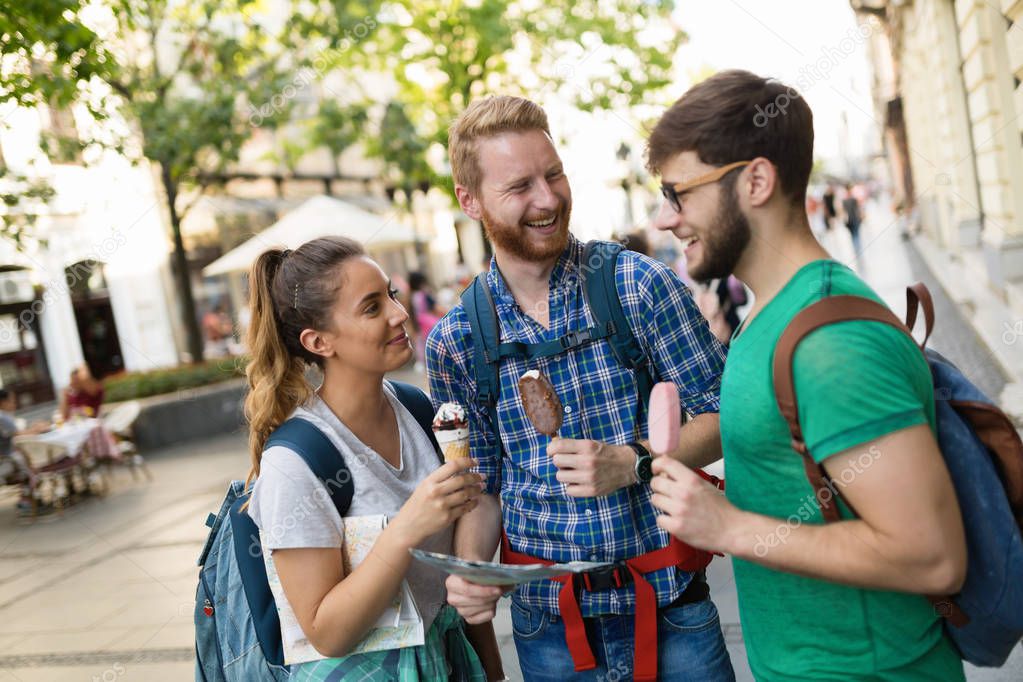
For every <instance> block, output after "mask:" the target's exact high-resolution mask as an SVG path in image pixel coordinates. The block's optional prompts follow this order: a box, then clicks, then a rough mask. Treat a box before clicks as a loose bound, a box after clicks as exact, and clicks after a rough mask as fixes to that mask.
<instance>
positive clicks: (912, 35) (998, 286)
mask: <svg viewBox="0 0 1023 682" xmlns="http://www.w3.org/2000/svg"><path fill="white" fill-rule="evenodd" d="M851 4H852V6H853V8H854V9H855V10H856V11H857V12H858V14H859V16H860V17H861V19H862V20H863V21H879V22H880V24H881V26H883V30H880V31H875V32H873V37H872V40H871V46H870V53H871V60H872V62H873V67H874V96H875V105H876V112H877V116H878V119H879V120H881V121H883V122H884V127H885V143H886V151H887V155H888V159H889V162H890V171H891V177H892V179H893V184H894V186H895V191H896V195H897V199H899V200H900V202H901V203H902V205H903V207H904V208H905V210H906V213H907V219H908V220H909V222H910V223H911V224H915V225H918V226H919V228H920V229H921V230H922V233H923V235H924V236H925V238H926V239H927V240H929V242H932V243H933V245H934V246H935V247H936V248H937V249H938V250H939V251H940V252H941V253H942V254H943V256H944V257H947V258H948V259H949V262H951V263H954V264H955V265H956V266H957V267H961V268H962V272H963V274H964V278H963V279H962V280H961V281H960V283H959V284H958V285H956V286H954V287H953V288H955V289H959V290H960V291H961V290H964V289H966V288H967V286H968V285H969V286H970V287H972V289H973V293H972V294H970V295H966V296H961V297H959V298H960V300H965V301H969V299H970V297H971V296H972V298H973V301H974V303H976V304H977V305H982V304H985V303H989V302H990V301H995V302H997V303H999V304H1000V305H1002V306H1005V305H1006V304H1008V305H1009V306H1010V307H1011V308H1012V309H1013V310H1014V311H1015V312H1014V313H1013V315H1014V317H1015V318H1017V319H1018V318H1019V317H1020V316H1021V315H1023V143H1021V134H1023V86H1021V77H1023V26H1021V25H1019V24H1018V23H1017V22H1018V21H1020V20H1023V2H1020V1H1015V0H987V1H985V0H956V1H953V0H915V1H913V0H890V1H885V0H851ZM952 293H953V294H955V293H956V292H952ZM984 299H990V301H988V300H984Z"/></svg>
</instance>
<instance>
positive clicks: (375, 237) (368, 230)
mask: <svg viewBox="0 0 1023 682" xmlns="http://www.w3.org/2000/svg"><path fill="white" fill-rule="evenodd" d="M326 236H342V237H350V238H352V239H354V240H356V241H358V242H360V243H361V244H362V245H363V246H364V247H365V248H366V250H367V251H369V252H370V253H374V252H377V253H378V252H380V251H385V250H388V249H395V248H401V247H403V246H407V245H411V244H415V242H416V235H415V232H414V231H413V229H412V228H411V227H409V226H408V225H406V224H405V223H403V222H401V221H400V220H398V218H397V217H394V216H390V217H388V216H380V215H376V214H375V213H370V212H369V211H365V210H363V209H361V208H359V207H358V206H355V205H354V204H351V203H349V202H347V201H342V200H341V199H336V198H334V197H328V196H322V195H321V196H317V197H313V198H312V199H309V200H308V201H306V202H305V203H304V204H302V205H301V206H299V207H298V208H296V209H294V210H293V211H291V212H289V213H287V214H285V216H284V217H283V218H281V219H280V220H278V221H277V222H276V223H274V224H273V225H271V226H270V227H268V228H266V229H265V230H263V231H262V232H260V233H259V234H257V235H255V236H254V237H252V238H251V239H249V240H248V241H246V242H244V243H242V244H240V245H239V246H236V247H235V248H233V249H231V250H230V251H228V252H227V253H225V254H224V255H223V256H221V257H220V258H218V259H217V260H215V261H213V262H212V263H210V264H209V265H207V266H206V267H205V268H204V269H203V274H204V275H205V276H207V277H210V276H213V275H221V274H224V273H228V272H237V271H240V270H247V269H248V268H249V266H250V265H252V262H253V261H255V260H256V258H257V257H258V256H259V254H261V253H262V252H263V251H265V250H267V249H269V248H274V247H286V248H289V249H294V248H297V247H298V246H299V245H301V244H304V243H305V242H307V241H309V240H310V239H316V238H317V237H326Z"/></svg>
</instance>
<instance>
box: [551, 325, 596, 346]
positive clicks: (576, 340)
mask: <svg viewBox="0 0 1023 682" xmlns="http://www.w3.org/2000/svg"><path fill="white" fill-rule="evenodd" d="M592 339H593V329H583V330H582V331H577V332H568V333H567V334H565V335H564V336H562V337H561V338H560V339H558V342H559V343H560V344H561V348H562V349H563V350H568V349H569V348H575V347H576V346H579V345H582V344H584V343H586V342H587V341H590V340H592Z"/></svg>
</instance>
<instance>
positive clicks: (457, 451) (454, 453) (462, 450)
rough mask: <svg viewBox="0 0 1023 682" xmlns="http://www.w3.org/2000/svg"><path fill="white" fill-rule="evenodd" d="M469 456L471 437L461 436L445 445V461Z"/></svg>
mask: <svg viewBox="0 0 1023 682" xmlns="http://www.w3.org/2000/svg"><path fill="white" fill-rule="evenodd" d="M468 458H469V439H468V438H460V439H458V440H456V441H452V442H451V443H448V444H447V445H445V446H444V461H445V462H451V461H454V460H456V459H468Z"/></svg>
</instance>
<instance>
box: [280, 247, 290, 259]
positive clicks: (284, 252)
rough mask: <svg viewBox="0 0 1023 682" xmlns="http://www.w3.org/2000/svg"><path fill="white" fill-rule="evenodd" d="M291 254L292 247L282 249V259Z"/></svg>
mask: <svg viewBox="0 0 1023 682" xmlns="http://www.w3.org/2000/svg"><path fill="white" fill-rule="evenodd" d="M290 255H291V249H284V250H283V251H281V260H284V259H285V258H287V257H288V256H290Z"/></svg>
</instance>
